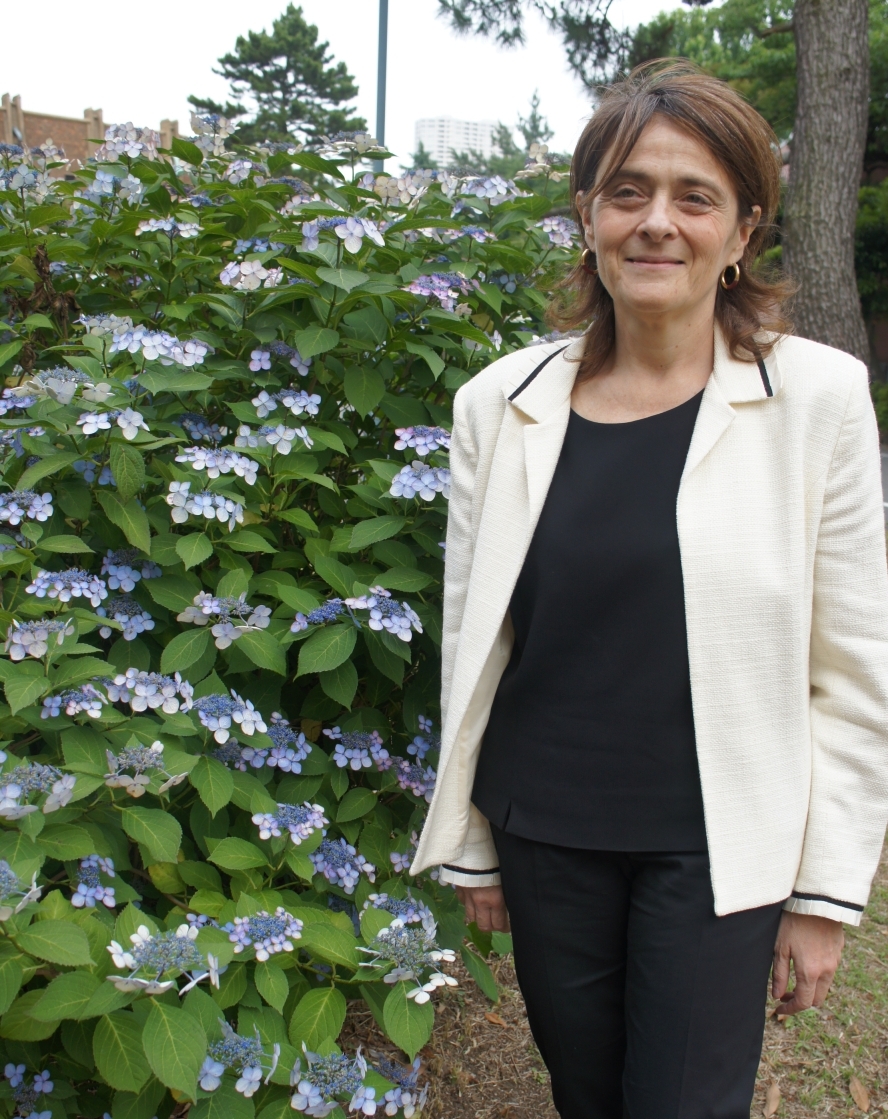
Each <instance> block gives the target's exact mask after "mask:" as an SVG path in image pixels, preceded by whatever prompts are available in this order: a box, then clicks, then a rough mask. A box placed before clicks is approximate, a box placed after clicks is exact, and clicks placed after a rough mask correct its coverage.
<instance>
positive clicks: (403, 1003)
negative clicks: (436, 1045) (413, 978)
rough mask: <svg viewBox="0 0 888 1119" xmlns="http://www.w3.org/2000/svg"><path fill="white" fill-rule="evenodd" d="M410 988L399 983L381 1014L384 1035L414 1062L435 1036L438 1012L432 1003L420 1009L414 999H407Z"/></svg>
mask: <svg viewBox="0 0 888 1119" xmlns="http://www.w3.org/2000/svg"><path fill="white" fill-rule="evenodd" d="M409 989H410V986H408V984H407V983H396V984H395V985H394V987H392V989H391V991H390V992H389V995H388V998H387V999H386V1000H385V1006H384V1007H383V1011H382V1013H383V1019H384V1021H385V1032H386V1033H387V1034H388V1036H389V1037H390V1038H391V1040H392V1041H393V1042H394V1043H395V1045H397V1046H398V1048H399V1049H403V1051H404V1052H405V1053H406V1054H407V1057H408V1059H409V1060H411V1061H412V1060H413V1058H414V1057H415V1056H416V1054H417V1053H418V1052H419V1051H420V1049H422V1047H423V1046H424V1045H425V1043H426V1042H427V1041H428V1040H429V1038H430V1037H431V1036H432V1027H433V1026H434V1024H435V1011H434V1010H433V1008H432V1004H431V1002H425V1003H422V1004H421V1005H419V1006H417V1005H416V1001H415V1000H414V999H408V998H407V991H408V990H409Z"/></svg>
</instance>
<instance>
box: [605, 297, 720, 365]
mask: <svg viewBox="0 0 888 1119" xmlns="http://www.w3.org/2000/svg"><path fill="white" fill-rule="evenodd" d="M615 317H616V324H615V326H616V339H615V345H614V353H613V357H612V360H611V362H610V363H609V364H610V370H611V371H612V372H614V373H619V374H623V375H625V374H629V375H630V376H632V377H641V378H643V379H648V378H652V379H654V380H656V381H659V382H663V381H666V380H674V379H681V380H686V379H688V378H690V379H694V380H696V379H702V381H703V383H705V380H706V378H708V376H709V373H710V372H711V370H712V363H713V358H714V328H715V320H714V315H713V307H712V305H711V304H709V305H707V306H705V307H701V308H692V309H690V310H688V311H687V312H686V313H683V314H681V315H679V316H676V315H674V314H671V315H665V314H663V315H651V314H640V313H638V312H636V311H634V310H632V309H627V308H615Z"/></svg>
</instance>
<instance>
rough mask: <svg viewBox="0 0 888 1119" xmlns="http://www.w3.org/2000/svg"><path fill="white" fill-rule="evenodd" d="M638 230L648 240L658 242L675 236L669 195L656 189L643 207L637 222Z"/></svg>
mask: <svg viewBox="0 0 888 1119" xmlns="http://www.w3.org/2000/svg"><path fill="white" fill-rule="evenodd" d="M638 232H639V234H640V235H641V236H642V237H645V238H647V239H648V240H650V241H654V242H659V241H663V240H667V239H668V238H669V237H673V236H675V233H676V229H675V222H674V221H673V219H672V203H671V199H670V198H669V196H668V195H667V194H665V193H662V192H660V191H656V192H655V193H654V195H653V197H652V198H651V200H650V202H649V203H648V205H647V206H646V207H645V209H644V212H643V214H642V215H641V221H640V222H639V226H638Z"/></svg>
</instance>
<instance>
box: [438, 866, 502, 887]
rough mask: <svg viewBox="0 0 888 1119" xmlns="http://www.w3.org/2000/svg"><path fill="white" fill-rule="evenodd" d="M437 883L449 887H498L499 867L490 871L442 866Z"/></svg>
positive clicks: (500, 879) (500, 881)
mask: <svg viewBox="0 0 888 1119" xmlns="http://www.w3.org/2000/svg"><path fill="white" fill-rule="evenodd" d="M438 881H439V882H444V883H445V884H447V885H449V886H499V885H500V884H501V883H502V878H501V877H500V872H499V867H493V868H492V869H491V870H469V869H468V868H467V867H462V866H447V865H446V864H442V866H441V869H440V872H439V874H438Z"/></svg>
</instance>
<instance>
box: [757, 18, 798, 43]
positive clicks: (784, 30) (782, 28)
mask: <svg viewBox="0 0 888 1119" xmlns="http://www.w3.org/2000/svg"><path fill="white" fill-rule="evenodd" d="M794 30H795V23H794V22H793V21H792V20H789V22H788V23H775V24H774V26H773V27H766V28H765V29H764V30H763V31H760V30H757V29H756V28H753V29H752V33H753V35H755V37H756V38H757V39H767V38H768V36H769V35H786V34H788V33H789V32H791V31H794Z"/></svg>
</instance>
